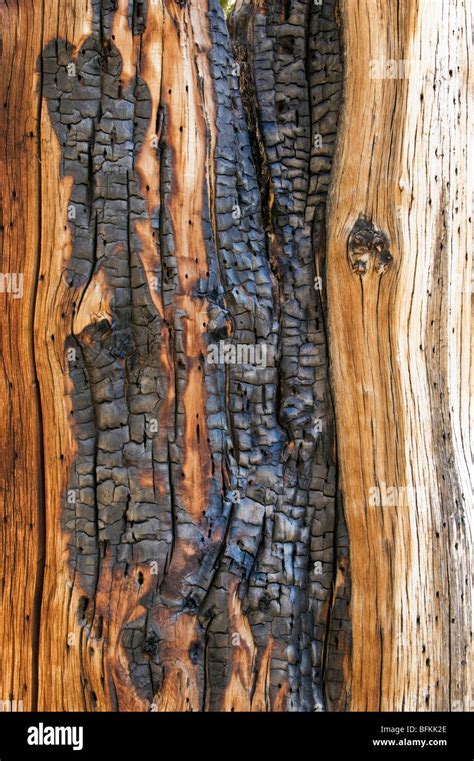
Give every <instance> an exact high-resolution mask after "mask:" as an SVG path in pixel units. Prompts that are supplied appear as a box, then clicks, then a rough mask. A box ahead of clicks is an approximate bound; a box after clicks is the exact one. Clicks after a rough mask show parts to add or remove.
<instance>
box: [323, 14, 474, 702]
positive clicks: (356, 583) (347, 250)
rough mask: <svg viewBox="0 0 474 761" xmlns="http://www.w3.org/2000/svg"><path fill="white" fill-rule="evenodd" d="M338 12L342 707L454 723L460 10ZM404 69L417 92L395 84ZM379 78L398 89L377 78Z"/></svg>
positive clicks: (462, 347)
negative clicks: (431, 715) (347, 623)
mask: <svg viewBox="0 0 474 761" xmlns="http://www.w3.org/2000/svg"><path fill="white" fill-rule="evenodd" d="M341 13H342V15H343V18H344V30H345V31H344V47H345V50H346V69H345V88H344V93H345V98H344V107H343V115H342V123H341V127H340V133H339V142H338V149H337V154H336V167H335V172H334V175H333V182H332V192H331V198H330V215H329V224H328V226H329V232H328V286H329V321H330V345H331V361H332V384H333V388H334V395H335V405H336V420H337V427H338V454H339V465H340V479H341V489H342V493H343V499H344V510H345V515H346V518H347V523H348V532H349V543H350V550H351V568H352V599H351V621H352V631H353V652H352V660H351V667H350V674H349V675H348V679H349V681H350V684H349V689H350V692H351V701H350V707H351V709H352V710H449V709H453V708H454V710H460V709H461V707H464V708H466V707H468V706H469V703H470V700H471V687H470V679H471V665H472V661H471V652H472V651H471V644H470V634H469V630H470V627H469V624H468V623H467V622H468V620H470V616H471V590H472V579H471V565H470V564H471V558H472V544H471V542H472V524H471V521H472V470H471V465H470V464H468V463H469V462H470V461H469V459H468V451H467V450H468V441H469V430H468V428H467V425H468V414H467V405H468V387H469V375H468V373H469V370H468V364H469V351H470V324H469V309H468V306H469V290H468V279H469V276H470V272H471V269H470V268H471V256H472V251H471V235H470V216H469V214H470V211H469V210H468V208H466V204H467V203H468V199H469V198H470V193H469V187H468V182H469V180H468V176H469V172H468V156H467V149H466V145H467V135H468V124H469V122H468V113H467V101H466V97H465V93H466V92H467V86H468V73H469V68H468V57H469V51H470V23H469V8H468V4H466V3H463V2H461V3H455V2H447V3H436V2H435V3H430V2H421V3H417V2H413V3H412V2H403V3H398V2H394V3H379V2H377V0H365V1H364V2H360V3H352V2H344V3H342V4H341ZM369 18H370V24H369V23H368V21H367V20H368V19H369ZM387 61H388V62H390V61H392V62H396V64H395V65H396V67H397V68H394V63H391V64H389V68H388V69H387V68H386V63H385V62H387ZM404 61H409V62H411V69H410V72H409V76H406V74H405V73H404V74H403V75H402V76H398V77H397V78H393V72H394V71H396V72H398V74H399V75H400V72H402V71H403V72H406V71H407V69H406V68H405V69H402V68H400V66H401V65H404V64H403V62H404ZM373 62H376V63H377V65H378V64H380V62H382V63H381V65H382V67H383V71H385V72H386V71H389V72H390V74H389V75H388V76H389V77H390V78H388V77H387V76H384V78H374V77H373V76H371V75H370V72H371V71H372V73H373V72H375V71H376V69H375V68H374V63H373ZM400 62H402V63H401V64H400ZM371 67H372V68H371ZM361 93H364V96H363V98H362V99H361ZM384 488H385V489H386V490H388V489H390V488H392V491H391V492H388V491H387V492H386V493H384V495H383V497H382V502H384V503H385V504H383V505H380V504H377V502H380V500H378V499H377V494H378V492H374V491H373V490H374V489H380V490H383V489H384ZM404 489H408V491H407V492H404V491H403V490H404ZM394 490H396V491H394ZM374 497H375V499H373V498H374Z"/></svg>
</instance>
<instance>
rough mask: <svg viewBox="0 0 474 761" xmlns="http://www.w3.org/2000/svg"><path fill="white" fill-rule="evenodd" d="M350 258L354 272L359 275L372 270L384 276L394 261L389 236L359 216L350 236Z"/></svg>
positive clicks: (365, 218) (368, 220)
mask: <svg viewBox="0 0 474 761" xmlns="http://www.w3.org/2000/svg"><path fill="white" fill-rule="evenodd" d="M348 257H349V262H350V265H351V268H352V271H353V272H355V273H356V274H358V275H365V274H366V273H367V272H369V271H370V270H375V272H377V273H378V274H382V273H383V272H385V270H386V269H387V268H388V267H389V266H390V264H391V263H392V261H393V256H392V254H391V253H390V250H389V241H388V238H387V236H386V235H385V233H383V232H382V231H381V230H378V229H377V228H376V227H375V226H374V225H373V224H372V222H371V221H370V219H368V218H367V217H364V216H363V215H360V216H359V219H358V220H357V222H356V223H355V224H354V227H353V228H352V230H351V233H350V235H349V240H348Z"/></svg>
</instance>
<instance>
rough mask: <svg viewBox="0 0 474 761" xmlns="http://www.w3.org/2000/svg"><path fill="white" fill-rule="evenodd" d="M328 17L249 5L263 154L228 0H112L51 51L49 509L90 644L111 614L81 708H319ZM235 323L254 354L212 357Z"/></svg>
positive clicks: (328, 543) (330, 500)
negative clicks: (59, 319)
mask: <svg viewBox="0 0 474 761" xmlns="http://www.w3.org/2000/svg"><path fill="white" fill-rule="evenodd" d="M318 13H319V15H320V17H319V18H313V19H312V20H311V23H310V18H309V8H306V7H304V6H302V5H300V4H295V5H294V8H290V7H286V6H285V8H283V6H282V7H281V8H280V7H276V8H275V10H274V11H272V14H269V16H268V18H266V16H265V15H258V14H257V15H256V16H255V18H254V42H253V45H252V46H249V50H250V51H251V56H252V60H253V61H254V63H255V66H254V69H253V76H254V78H255V83H256V85H257V86H256V90H257V92H258V103H257V108H256V112H255V113H256V116H257V122H258V125H257V126H256V127H254V130H255V129H256V130H258V133H259V135H263V152H262V155H261V157H260V164H259V158H258V157H257V156H255V150H256V145H257V144H256V141H255V140H254V139H252V129H251V130H250V135H249V133H248V130H247V123H246V118H245V115H244V110H243V108H242V105H241V98H240V92H239V76H238V73H239V72H238V67H237V68H236V66H235V61H234V58H233V56H232V52H231V46H230V43H229V38H228V34H227V30H226V26H225V20H224V17H223V14H222V12H221V9H220V8H219V6H217V5H214V4H212V5H211V6H210V7H209V10H208V12H206V10H205V8H204V7H203V6H194V5H193V4H191V5H190V6H179V5H177V4H176V3H174V2H172V1H171V0H170V1H169V2H165V3H164V4H163V5H161V4H157V3H156V4H155V3H153V4H151V5H149V7H148V12H147V14H146V15H147V17H146V18H145V13H144V7H141V8H139V7H138V4H136V5H135V6H133V5H132V4H130V5H129V4H127V3H124V2H121V3H119V5H118V7H116V5H115V3H112V2H111V3H107V2H102V3H101V4H100V6H99V5H97V6H96V7H95V12H94V16H93V19H92V28H91V32H90V34H88V35H87V36H85V37H84V38H83V39H82V40H81V43H80V45H78V46H76V47H75V46H74V45H72V44H67V43H66V42H65V41H62V40H52V41H51V42H50V43H49V44H48V45H47V46H46V47H45V49H44V51H43V57H42V62H41V66H42V92H43V95H44V97H45V99H46V102H47V107H48V112H49V117H50V120H51V123H52V126H53V128H54V131H55V134H56V137H57V140H58V143H59V147H60V150H61V163H60V171H61V175H62V177H64V178H70V183H71V184H70V193H69V197H68V201H67V211H68V214H67V220H65V227H67V228H68V229H69V231H70V257H69V259H68V261H67V268H66V272H65V273H64V280H65V282H66V285H67V288H69V289H70V290H71V293H72V294H73V300H72V309H71V312H70V315H69V319H70V324H71V327H72V330H71V332H70V333H68V334H67V335H66V338H65V341H64V347H63V351H64V357H65V361H64V368H65V375H66V379H65V389H66V392H67V398H68V399H69V402H68V406H69V407H70V409H69V426H70V429H71V431H72V438H73V440H74V442H75V451H74V454H73V456H72V457H71V464H70V468H69V469H68V474H67V485H66V489H65V490H64V495H63V511H62V517H61V525H62V529H63V531H64V532H65V534H66V536H67V537H69V539H68V550H69V559H70V563H71V569H72V572H73V578H74V584H77V585H78V588H79V589H80V590H81V595H80V598H79V608H80V610H79V620H80V622H81V623H80V626H81V629H82V632H83V633H84V634H81V637H82V636H84V635H85V637H86V639H87V638H88V637H89V636H90V635H89V632H92V631H96V630H97V628H98V629H99V633H100V636H99V635H97V634H95V635H94V636H95V638H97V639H98V640H99V645H98V646H99V648H100V650H101V651H102V652H103V654H104V658H105V662H106V663H108V668H106V669H105V670H104V672H103V673H102V676H101V684H100V687H101V689H100V690H99V689H97V687H96V686H95V684H94V681H95V679H94V676H93V675H90V676H89V679H90V682H91V683H90V684H87V685H85V687H84V691H85V698H84V700H85V703H86V705H87V704H90V705H91V706H92V707H96V708H99V709H101V708H104V707H107V705H109V707H113V708H124V707H127V706H130V705H131V704H132V705H133V706H140V707H142V708H146V707H147V706H152V708H156V709H157V710H172V709H178V710H186V709H187V710H199V709H203V708H207V709H211V710H218V709H224V710H249V709H253V710H268V709H271V710H312V709H314V708H316V709H318V710H320V709H322V708H323V706H324V688H323V667H324V661H325V657H326V653H325V646H326V637H327V633H328V620H329V613H330V609H331V605H332V585H333V576H334V552H335V543H334V532H335V526H336V518H335V507H334V504H335V502H334V498H335V467H334V459H333V453H334V441H333V423H332V412H331V404H330V398H329V392H328V380H327V352H326V345H325V333H324V319H325V318H324V312H323V300H322V298H321V290H320V289H319V290H318V291H317V290H316V288H315V278H316V268H315V258H314V255H313V251H312V238H313V236H314V235H316V236H318V238H317V239H318V244H319V255H320V259H319V260H318V261H319V263H320V266H321V268H323V259H322V257H323V242H322V240H321V236H322V227H323V219H324V201H325V193H326V190H327V180H328V176H329V158H330V155H331V151H332V146H333V144H334V132H335V119H336V114H337V105H338V96H339V91H340V84H341V68H340V66H339V68H338V72H337V73H338V76H336V74H334V75H331V76H330V77H328V79H329V80H331V82H330V84H331V86H332V90H330V91H329V92H328V93H327V95H326V99H327V101H328V104H327V112H328V114H329V115H327V114H326V121H325V122H324V113H325V112H324V108H323V107H322V103H323V100H324V95H323V92H322V87H323V84H322V83H321V82H323V81H324V65H325V59H324V60H321V59H319V60H317V61H316V62H314V61H313V59H314V58H317V56H316V53H315V54H314V55H310V57H309V61H310V62H311V64H314V71H312V72H311V73H310V75H309V74H308V71H307V67H306V58H305V55H306V49H307V46H308V45H309V44H310V40H311V39H312V37H313V36H314V37H318V36H320V37H321V40H320V41H319V42H313V43H312V44H314V45H315V47H317V45H318V44H319V45H322V46H323V47H324V44H325V43H324V39H326V40H327V44H328V45H329V46H331V49H334V50H335V51H336V53H337V52H338V31H337V27H336V24H335V21H334V7H333V5H332V4H331V3H327V4H326V5H325V6H324V8H323V9H322V10H321V9H320V11H318ZM281 14H288V18H287V21H288V23H287V25H286V31H285V28H282V27H280V28H278V27H279V19H280V16H281ZM321 14H322V15H321ZM326 16H327V19H326V20H325V17H326ZM324 24H326V27H327V29H326V28H325V27H324ZM267 25H268V28H266V26H267ZM277 29H278V32H277ZM282 29H283V32H282ZM269 45H271V50H272V55H271V56H269V55H268V52H269ZM294 45H296V47H297V49H295V50H294V49H293V46H294ZM336 53H335V54H334V55H336ZM295 57H297V59H298V63H297V64H295V63H294V62H293V61H294V58H295ZM259 62H261V65H260V63H259ZM308 76H310V79H308ZM333 80H334V83H335V84H334V83H333ZM318 87H319V90H318V89H317V88H318ZM313 92H314V93H315V95H314V96H313V97H312V98H311V93H313ZM279 93H281V96H280V95H279ZM285 93H286V95H285ZM288 96H290V97H289V99H288ZM284 99H287V103H286V105H285V104H284ZM311 100H312V103H311V105H310V101H311ZM282 106H283V107H282ZM318 107H319V111H318ZM312 111H314V118H315V120H316V122H315V123H316V126H318V128H319V129H320V131H321V134H322V135H323V141H324V140H325V139H326V138H327V144H326V143H324V142H323V145H324V152H325V163H324V165H321V167H318V166H315V167H313V175H312V184H311V183H310V160H311V156H312V150H311V144H312V138H311V130H312V127H311V124H312ZM248 116H249V118H250V119H251V115H250V114H248ZM316 153H317V152H316ZM317 160H318V159H317V156H316V154H315V155H314V161H317ZM256 164H257V165H259V171H258V172H257V171H256V169H255V166H256ZM264 164H265V167H264V166H263V165H264ZM263 173H266V175H267V176H268V189H267V195H265V191H264V190H262V189H261V183H262V175H263ZM262 199H263V200H264V202H265V207H264V214H267V215H268V214H269V217H268V219H267V224H266V226H265V224H264V218H263V215H262ZM270 199H271V200H270ZM268 205H270V212H268ZM313 228H315V229H316V233H315V232H314V230H313ZM224 339H226V340H228V341H229V340H230V341H231V342H232V343H233V344H234V345H235V346H240V347H241V346H248V347H252V348H253V347H255V346H257V347H258V346H260V347H261V346H262V345H264V347H265V362H264V363H262V362H260V363H259V362H258V361H257V360H255V362H254V363H252V362H247V363H239V362H237V363H235V364H222V363H221V364H213V363H212V362H210V361H209V360H208V347H209V346H210V345H211V344H213V345H214V344H219V342H220V341H223V340H224ZM341 536H343V535H341ZM344 544H345V543H344V540H343V541H342V544H341V547H344ZM341 568H342V565H341ZM118 601H119V609H116V606H117V602H118ZM335 620H336V621H337V616H336V619H335ZM338 626H339V624H336V627H337V628H338ZM111 641H113V642H114V643H115V647H117V648H119V649H120V651H121V652H122V657H123V663H124V668H125V670H126V671H128V674H129V680H130V683H129V685H128V686H127V690H125V689H124V686H123V684H121V683H120V682H121V679H120V672H119V671H118V669H117V664H116V662H114V659H113V657H112V656H113V653H114V648H113V647H111ZM88 652H89V651H88ZM115 657H116V651H115ZM333 661H334V659H333V658H332V656H331V657H330V658H329V664H330V667H331V669H332V668H334V666H335V664H334V662H333ZM335 670H336V672H337V668H335ZM337 679H338V677H336V681H337ZM130 690H131V691H132V692H133V698H131V697H130V694H129V693H130ZM109 701H110V702H111V705H110V704H109Z"/></svg>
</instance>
